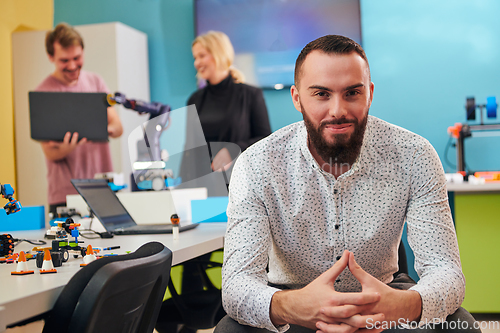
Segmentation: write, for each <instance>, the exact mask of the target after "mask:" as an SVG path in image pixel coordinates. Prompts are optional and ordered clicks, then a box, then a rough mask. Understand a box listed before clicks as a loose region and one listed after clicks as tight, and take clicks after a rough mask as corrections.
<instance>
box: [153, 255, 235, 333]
mask: <svg viewBox="0 0 500 333" xmlns="http://www.w3.org/2000/svg"><path fill="white" fill-rule="evenodd" d="M189 265H193V266H195V267H196V270H197V274H195V275H194V276H195V277H197V278H198V279H199V281H190V282H194V283H192V284H190V285H189V286H188V288H183V291H182V293H181V294H179V293H178V292H177V291H176V289H175V286H174V284H173V283H172V281H171V280H170V281H169V283H168V290H169V291H170V294H171V295H172V297H171V298H169V299H167V300H165V301H164V302H163V304H162V306H161V310H160V314H159V315H158V320H157V323H156V327H155V328H156V330H157V331H158V332H159V333H171V332H177V326H178V325H183V326H182V328H181V331H180V332H195V331H196V330H198V329H209V328H212V327H215V325H217V323H218V322H219V321H220V320H221V319H222V317H224V316H225V315H226V312H225V311H224V309H223V307H222V295H221V291H220V289H218V288H217V287H216V286H214V284H213V283H212V281H211V280H210V278H209V277H208V275H207V270H208V269H211V268H215V267H222V264H221V263H219V262H214V261H210V260H203V259H199V258H197V259H193V260H190V261H189ZM193 287H194V288H193Z"/></svg>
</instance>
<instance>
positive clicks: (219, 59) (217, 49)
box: [191, 31, 245, 83]
mask: <svg viewBox="0 0 500 333" xmlns="http://www.w3.org/2000/svg"><path fill="white" fill-rule="evenodd" d="M197 43H199V44H200V45H201V46H203V47H204V48H206V49H207V50H208V52H210V54H211V55H212V57H214V60H215V66H216V67H217V69H220V70H223V71H225V70H229V73H230V74H231V76H232V77H233V79H234V82H236V83H243V82H245V76H244V75H243V73H242V72H240V71H239V70H237V69H236V68H234V66H233V61H234V48H233V44H231V41H230V40H229V37H228V36H227V35H226V34H225V33H223V32H220V31H209V32H207V33H205V34H203V35H199V36H198V37H196V39H195V40H194V41H193V43H192V44H191V46H194V44H197Z"/></svg>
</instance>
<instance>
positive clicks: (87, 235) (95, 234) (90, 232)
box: [80, 229, 101, 239]
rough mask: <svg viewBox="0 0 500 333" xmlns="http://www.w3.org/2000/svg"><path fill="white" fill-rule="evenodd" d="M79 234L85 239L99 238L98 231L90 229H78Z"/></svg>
mask: <svg viewBox="0 0 500 333" xmlns="http://www.w3.org/2000/svg"><path fill="white" fill-rule="evenodd" d="M83 231H85V232H87V233H83ZM80 236H82V237H83V238H86V239H97V238H101V236H100V235H99V233H98V232H97V231H94V230H92V229H80Z"/></svg>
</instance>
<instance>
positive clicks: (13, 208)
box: [0, 184, 22, 215]
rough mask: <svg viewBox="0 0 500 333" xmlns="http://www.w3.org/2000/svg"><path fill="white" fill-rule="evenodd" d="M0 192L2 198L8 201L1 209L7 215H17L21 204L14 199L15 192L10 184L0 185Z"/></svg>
mask: <svg viewBox="0 0 500 333" xmlns="http://www.w3.org/2000/svg"><path fill="white" fill-rule="evenodd" d="M0 192H1V194H2V197H3V198H5V199H7V200H9V202H7V204H6V205H5V206H4V207H3V209H5V212H6V213H7V215H10V214H12V213H17V212H18V211H20V210H21V208H22V207H21V203H20V202H19V201H17V200H16V199H14V197H13V195H14V192H15V191H14V189H13V188H12V186H11V185H10V184H4V185H2V184H0Z"/></svg>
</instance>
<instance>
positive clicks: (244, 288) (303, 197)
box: [222, 116, 465, 332]
mask: <svg viewBox="0 0 500 333" xmlns="http://www.w3.org/2000/svg"><path fill="white" fill-rule="evenodd" d="M227 215H228V228H227V233H226V238H225V245H224V251H225V253H224V268H223V274H222V283H223V285H222V298H223V304H224V308H225V310H226V312H227V313H228V314H229V316H231V317H232V318H234V319H235V320H237V321H238V322H240V323H242V324H246V325H251V326H255V327H261V328H266V329H268V330H271V331H274V332H278V331H284V330H286V329H287V326H284V327H279V328H276V327H275V326H274V325H273V324H272V322H271V320H270V318H269V308H270V304H271V298H272V296H273V294H274V293H275V292H276V291H278V290H279V289H277V288H273V287H271V286H269V283H271V284H277V285H285V286H287V287H289V288H292V289H296V288H302V287H304V286H305V285H307V284H308V283H310V282H311V281H313V280H314V279H315V278H316V277H318V276H319V275H320V274H321V273H323V272H324V271H326V270H327V269H329V268H330V267H331V266H332V265H333V264H335V262H336V261H337V260H338V259H339V258H340V256H341V255H342V253H343V252H344V250H349V251H351V252H353V253H354V255H355V258H356V261H357V262H358V264H360V266H361V267H362V268H363V269H364V270H365V271H366V272H368V273H369V274H371V275H372V276H374V277H376V278H378V279H379V280H380V281H383V282H384V283H389V282H391V281H392V279H393V274H394V273H395V272H397V271H398V246H399V244H400V240H401V235H402V232H403V225H404V223H405V221H406V224H407V228H408V231H407V233H408V243H409V245H410V247H411V248H412V250H413V252H414V255H415V269H416V271H417V273H418V275H419V278H420V280H419V282H418V284H417V285H415V286H414V287H412V288H411V290H416V291H417V292H419V293H420V296H421V298H422V315H421V321H426V320H427V321H430V320H432V319H433V318H440V319H444V318H446V316H447V315H449V314H451V313H453V312H455V311H456V309H458V307H459V306H460V305H461V303H462V301H463V298H464V293H465V278H464V276H463V274H462V269H461V264H460V255H459V252H458V244H457V238H456V234H455V228H454V226H453V221H452V218H451V212H450V208H449V204H448V197H447V191H446V180H445V176H444V171H443V168H442V166H441V162H440V160H439V157H438V155H437V153H436V152H435V150H434V148H433V147H432V146H431V144H430V143H429V142H428V141H427V140H425V139H424V138H422V137H420V136H418V135H416V134H414V133H412V132H410V131H407V130H405V129H403V128H400V127H398V126H395V125H392V124H389V123H387V122H385V121H382V120H380V119H378V118H375V117H373V116H369V119H368V123H367V128H366V131H365V136H364V139H363V145H362V147H361V152H360V155H359V157H358V159H357V160H356V162H355V163H354V164H353V165H352V167H351V169H350V170H349V171H347V172H345V173H344V174H342V175H341V176H339V177H338V178H337V179H335V177H334V176H333V175H332V174H330V173H328V172H325V171H323V170H322V169H321V168H320V166H319V165H318V163H317V162H316V160H315V159H314V158H313V156H312V155H311V152H310V151H309V148H308V145H307V130H306V128H305V126H304V123H303V122H302V121H301V122H298V123H295V124H292V125H289V126H287V127H284V128H282V129H280V130H278V131H276V132H275V133H273V134H272V135H270V136H268V137H267V138H265V139H263V140H261V141H259V142H257V143H256V144H254V145H252V146H251V147H250V148H248V149H247V150H246V151H245V152H243V154H242V155H241V156H240V157H239V158H238V160H237V162H236V164H235V167H234V170H233V174H232V177H231V183H230V188H229V206H228V209H227ZM266 267H268V270H269V272H267V271H266ZM335 289H336V290H337V291H345V292H349V291H360V290H361V285H360V283H359V282H358V281H357V280H356V279H355V278H354V276H353V275H352V274H351V273H350V272H349V270H348V269H346V270H344V271H343V272H342V273H341V275H340V276H339V277H338V279H337V281H336V282H335Z"/></svg>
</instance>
